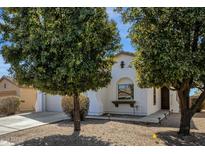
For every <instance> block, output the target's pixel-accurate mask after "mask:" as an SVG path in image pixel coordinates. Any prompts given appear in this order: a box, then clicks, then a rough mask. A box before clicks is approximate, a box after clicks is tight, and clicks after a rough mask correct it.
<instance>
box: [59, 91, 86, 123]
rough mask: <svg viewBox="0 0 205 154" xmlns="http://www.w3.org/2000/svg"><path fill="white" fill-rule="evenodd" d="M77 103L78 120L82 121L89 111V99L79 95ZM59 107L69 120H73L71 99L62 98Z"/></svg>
mask: <svg viewBox="0 0 205 154" xmlns="http://www.w3.org/2000/svg"><path fill="white" fill-rule="evenodd" d="M79 103H80V119H81V120H84V119H85V116H86V115H87V113H88V109H89V98H88V97H87V96H85V95H83V94H81V95H80V96H79ZM61 106H62V109H63V112H65V113H66V114H67V115H70V116H71V118H72V119H73V115H74V107H73V97H72V96H64V97H63V98H62V100H61Z"/></svg>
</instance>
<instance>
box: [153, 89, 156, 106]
mask: <svg viewBox="0 0 205 154" xmlns="http://www.w3.org/2000/svg"><path fill="white" fill-rule="evenodd" d="M153 105H156V88H153Z"/></svg>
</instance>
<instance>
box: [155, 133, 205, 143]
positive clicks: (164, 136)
mask: <svg viewBox="0 0 205 154" xmlns="http://www.w3.org/2000/svg"><path fill="white" fill-rule="evenodd" d="M158 138H160V139H161V140H162V141H164V143H165V144H166V145H169V146H174V145H177V146H204V145H205V133H196V132H194V133H191V135H190V136H186V137H179V136H178V135H177V133H176V132H175V131H168V132H160V133H158Z"/></svg>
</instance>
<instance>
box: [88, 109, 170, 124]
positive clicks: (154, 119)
mask: <svg viewBox="0 0 205 154" xmlns="http://www.w3.org/2000/svg"><path fill="white" fill-rule="evenodd" d="M169 114H170V112H169V111H167V110H160V111H158V112H155V113H153V114H151V115H149V116H146V117H136V118H128V117H113V116H110V117H108V116H86V118H88V119H101V120H117V121H132V122H142V123H154V124H158V123H161V121H162V120H163V119H164V118H166V117H167V116H168V115H169Z"/></svg>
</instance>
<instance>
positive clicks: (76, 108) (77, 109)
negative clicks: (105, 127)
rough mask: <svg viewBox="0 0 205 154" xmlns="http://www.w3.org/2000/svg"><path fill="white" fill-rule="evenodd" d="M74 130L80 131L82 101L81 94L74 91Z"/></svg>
mask: <svg viewBox="0 0 205 154" xmlns="http://www.w3.org/2000/svg"><path fill="white" fill-rule="evenodd" d="M73 98H74V99H73V100H74V117H73V118H74V131H80V103H79V94H78V93H74V95H73Z"/></svg>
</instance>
